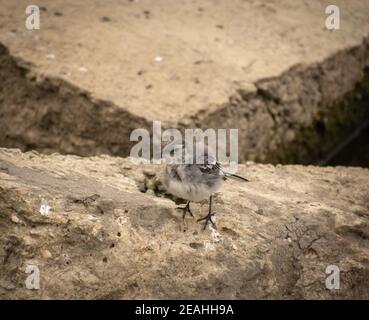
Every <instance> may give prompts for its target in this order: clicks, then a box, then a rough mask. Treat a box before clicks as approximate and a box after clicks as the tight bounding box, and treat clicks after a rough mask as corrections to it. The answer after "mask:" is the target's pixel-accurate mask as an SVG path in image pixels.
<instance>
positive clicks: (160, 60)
mask: <svg viewBox="0 0 369 320" xmlns="http://www.w3.org/2000/svg"><path fill="white" fill-rule="evenodd" d="M154 61H155V62H162V61H163V57H160V56H157V57H155V59H154Z"/></svg>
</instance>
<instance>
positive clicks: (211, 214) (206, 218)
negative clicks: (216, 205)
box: [197, 212, 217, 230]
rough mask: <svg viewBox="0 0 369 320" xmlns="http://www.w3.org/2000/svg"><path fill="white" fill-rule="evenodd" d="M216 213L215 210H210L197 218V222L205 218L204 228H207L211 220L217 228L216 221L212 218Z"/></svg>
mask: <svg viewBox="0 0 369 320" xmlns="http://www.w3.org/2000/svg"><path fill="white" fill-rule="evenodd" d="M214 215H215V212H209V213H208V215H207V216H205V217H203V218H200V219H197V222H199V221H203V220H205V224H204V230H205V229H206V227H207V225H208V223H209V222H210V223H211V224H212V226H213V228H214V229H216V228H217V227H216V225H215V223H214V221H213V220H212V219H211V217H213V216H214Z"/></svg>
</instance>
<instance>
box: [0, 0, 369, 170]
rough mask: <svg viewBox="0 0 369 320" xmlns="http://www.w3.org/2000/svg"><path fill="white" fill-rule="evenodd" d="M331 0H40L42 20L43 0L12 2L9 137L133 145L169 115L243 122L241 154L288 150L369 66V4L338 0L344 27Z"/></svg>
mask: <svg viewBox="0 0 369 320" xmlns="http://www.w3.org/2000/svg"><path fill="white" fill-rule="evenodd" d="M328 4H330V3H328V2H327V1H325V0H316V1H295V0H285V1H283V2H281V1H269V0H268V1H266V0H252V1H251V0H250V1H242V0H235V1H232V5H229V3H228V2H226V1H218V0H201V1H198V0H197V1H192V0H191V1H181V2H177V1H166V0H158V1H154V2H152V1H144V0H142V1H117V0H109V1H105V2H104V4H102V3H101V1H97V0H94V1H90V2H89V4H88V5H86V3H85V1H75V0H73V1H72V0H68V1H65V0H55V1H46V0H43V1H42V0H40V1H39V2H38V5H39V6H40V9H41V29H40V30H33V31H29V30H26V29H25V26H24V22H25V19H26V15H25V8H26V6H27V5H29V2H28V1H26V0H19V1H7V0H0V6H1V8H2V12H1V13H0V15H1V16H0V17H1V22H0V145H1V146H3V147H17V148H21V149H22V150H31V149H37V150H39V151H42V152H60V153H73V154H78V155H85V156H88V155H96V154H102V153H108V154H112V155H120V156H127V155H128V154H129V134H130V132H131V131H132V129H134V128H138V127H140V128H141V127H144V128H150V127H151V122H152V121H153V120H160V121H162V123H163V127H180V128H185V127H201V128H239V132H240V157H241V160H247V159H249V160H259V161H264V162H265V161H272V160H275V157H272V155H271V154H274V153H276V151H279V150H281V149H282V148H285V147H286V146H287V145H288V144H290V143H291V142H294V141H298V140H299V136H300V135H301V134H302V131H303V130H304V129H305V128H311V127H312V128H313V129H314V128H315V125H316V122H317V121H320V123H318V127H322V126H323V129H325V123H323V125H322V124H321V122H324V121H325V120H326V119H328V120H329V119H330V117H331V114H326V113H327V112H328V111H329V112H330V113H332V112H333V113H335V114H338V113H340V108H339V107H335V108H332V104H334V103H336V102H337V101H338V102H341V101H342V100H344V99H345V95H346V94H348V93H350V92H352V91H353V90H355V87H356V86H357V84H358V83H360V82H362V81H363V77H364V74H365V72H366V71H365V70H367V69H366V68H367V66H368V65H369V63H368V61H369V50H368V47H369V46H368V41H367V40H366V37H367V36H368V34H369V19H368V17H369V5H368V2H367V1H362V0H351V1H349V2H348V1H345V0H337V1H335V4H336V5H338V6H339V8H340V12H341V29H340V30H338V31H334V32H332V31H329V30H327V29H326V28H325V20H326V17H327V15H326V13H325V9H326V6H327V5H328ZM347 119H349V117H346V118H345V119H344V120H345V121H344V122H347V121H348V120H347ZM339 125H341V123H339ZM355 125H356V123H352V124H351V126H352V127H354V126H355ZM329 129H330V128H327V130H323V133H321V135H322V137H318V138H321V140H329V139H326V136H324V132H325V131H329ZM350 131H352V128H350ZM336 135H337V133H336V132H334V133H333V134H332V136H336ZM300 140H301V139H300ZM310 140H313V139H310ZM300 144H301V145H304V144H305V141H304V142H303V143H300ZM320 145H321V144H320V143H315V144H314V145H312V146H309V147H308V148H306V150H304V156H303V157H302V158H303V159H297V161H298V162H299V163H304V162H303V160H304V159H306V158H307V156H308V155H309V154H312V152H313V151H314V150H317V149H318V148H319V146H320ZM324 151H325V150H324ZM295 154H302V152H295ZM277 158H278V157H277ZM279 158H281V157H279ZM279 160H280V159H279ZM275 162H278V161H275ZM292 162H296V160H295V159H293V161H292ZM310 163H312V162H311V161H310Z"/></svg>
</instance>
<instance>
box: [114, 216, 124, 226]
mask: <svg viewBox="0 0 369 320" xmlns="http://www.w3.org/2000/svg"><path fill="white" fill-rule="evenodd" d="M116 221H117V223H118V224H119V225H120V226H122V225H124V224H125V223H127V218H126V217H123V216H122V217H118V218H117V220H116Z"/></svg>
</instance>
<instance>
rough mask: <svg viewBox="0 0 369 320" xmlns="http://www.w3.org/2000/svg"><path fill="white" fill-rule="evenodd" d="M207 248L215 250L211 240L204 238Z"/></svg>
mask: <svg viewBox="0 0 369 320" xmlns="http://www.w3.org/2000/svg"><path fill="white" fill-rule="evenodd" d="M204 248H205V250H214V244H213V243H212V242H211V241H210V240H204Z"/></svg>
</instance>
